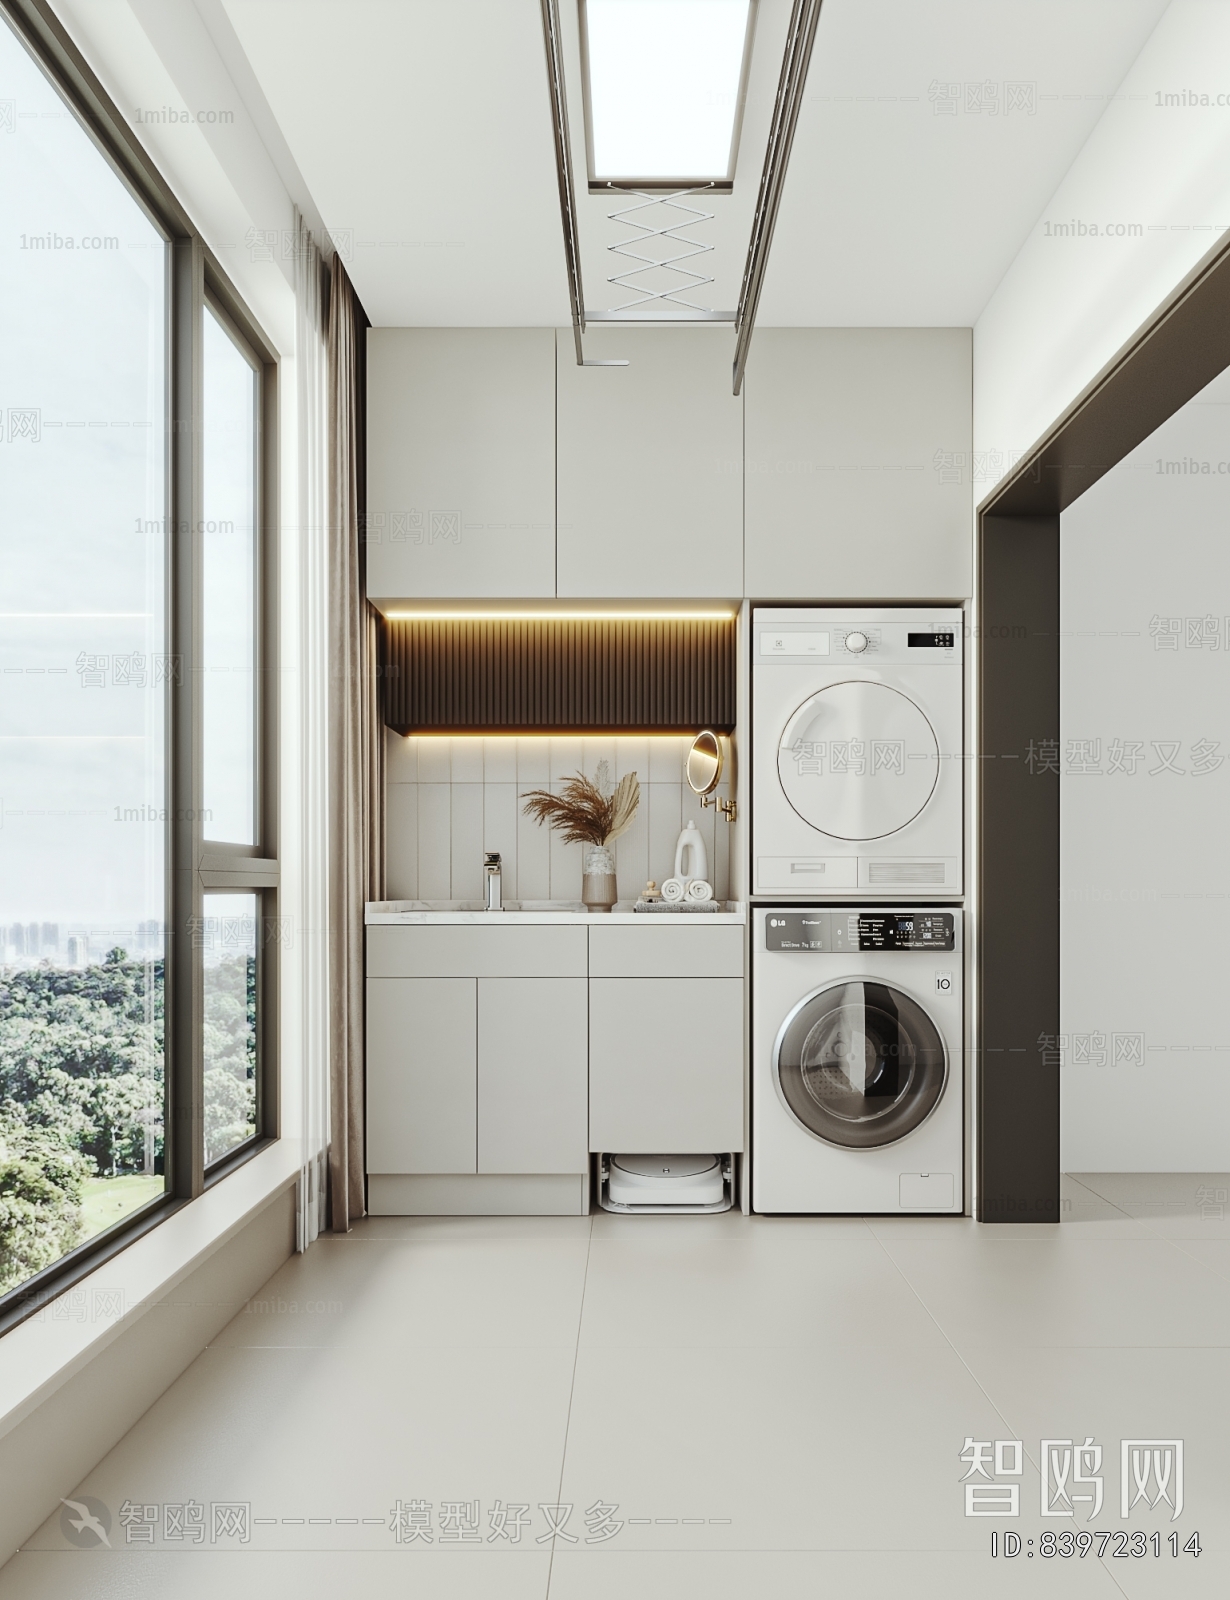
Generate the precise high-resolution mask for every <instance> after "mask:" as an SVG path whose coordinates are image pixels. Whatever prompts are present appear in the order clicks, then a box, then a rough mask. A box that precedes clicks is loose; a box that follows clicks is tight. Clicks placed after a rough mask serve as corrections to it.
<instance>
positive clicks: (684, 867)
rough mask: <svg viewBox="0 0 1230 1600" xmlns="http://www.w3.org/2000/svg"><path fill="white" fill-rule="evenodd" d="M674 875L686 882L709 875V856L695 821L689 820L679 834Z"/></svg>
mask: <svg viewBox="0 0 1230 1600" xmlns="http://www.w3.org/2000/svg"><path fill="white" fill-rule="evenodd" d="M674 876H675V877H676V878H678V879H680V881H681V882H683V883H684V884H687V882H688V881H689V879H691V878H708V876H709V857H708V855H707V853H706V851H705V841H704V840H703V839H702V838H701V836H700V830H699V829H698V828H697V826H696V824H695V823H694V822H689V823H688V825H687V827H686V828H685V829H684V830H683V832H682V833H681V834H680V835H679V843H678V844H677V845H676V846H675V872H674Z"/></svg>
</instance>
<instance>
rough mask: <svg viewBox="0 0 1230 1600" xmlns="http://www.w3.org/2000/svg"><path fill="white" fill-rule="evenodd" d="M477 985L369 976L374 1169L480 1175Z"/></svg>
mask: <svg viewBox="0 0 1230 1600" xmlns="http://www.w3.org/2000/svg"><path fill="white" fill-rule="evenodd" d="M476 990H477V985H476V983H475V980H474V979H473V978H369V979H368V982H367V1170H368V1171H369V1172H387V1173H394V1172H475V1171H477V1165H478V1164H477V1140H476V1129H477V1107H478V1099H477V1093H478V1079H477V1066H478V1052H477V995H476Z"/></svg>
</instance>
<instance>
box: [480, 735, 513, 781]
mask: <svg viewBox="0 0 1230 1600" xmlns="http://www.w3.org/2000/svg"><path fill="white" fill-rule="evenodd" d="M519 742H520V741H519V740H517V739H511V738H496V739H484V740H483V782H484V783H516V781H517V745H518V744H519Z"/></svg>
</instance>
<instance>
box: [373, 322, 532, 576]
mask: <svg viewBox="0 0 1230 1600" xmlns="http://www.w3.org/2000/svg"><path fill="white" fill-rule="evenodd" d="M367 418H368V423H367V428H368V436H367V505H368V511H369V513H370V526H369V532H368V544H367V592H368V594H369V595H370V596H371V598H372V599H373V600H374V601H375V602H376V603H377V604H378V605H379V604H380V603H381V602H384V601H388V600H395V599H410V598H413V597H415V596H420V595H421V596H432V595H441V596H446V597H452V598H461V597H463V596H471V595H473V596H478V595H489V596H517V595H521V596H540V595H553V594H554V593H555V330H554V329H553V328H372V329H371V330H370V331H369V333H368V336H367Z"/></svg>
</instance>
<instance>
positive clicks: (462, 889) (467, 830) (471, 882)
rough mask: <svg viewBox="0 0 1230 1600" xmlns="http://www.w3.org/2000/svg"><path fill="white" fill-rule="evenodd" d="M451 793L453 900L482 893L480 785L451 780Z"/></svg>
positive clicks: (474, 898)
mask: <svg viewBox="0 0 1230 1600" xmlns="http://www.w3.org/2000/svg"><path fill="white" fill-rule="evenodd" d="M450 793H451V795H452V840H451V846H452V858H453V862H452V883H453V891H452V894H451V895H450V899H453V900H481V899H482V897H483V785H482V784H481V783H454V784H453V785H452V786H451V790H450Z"/></svg>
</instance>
